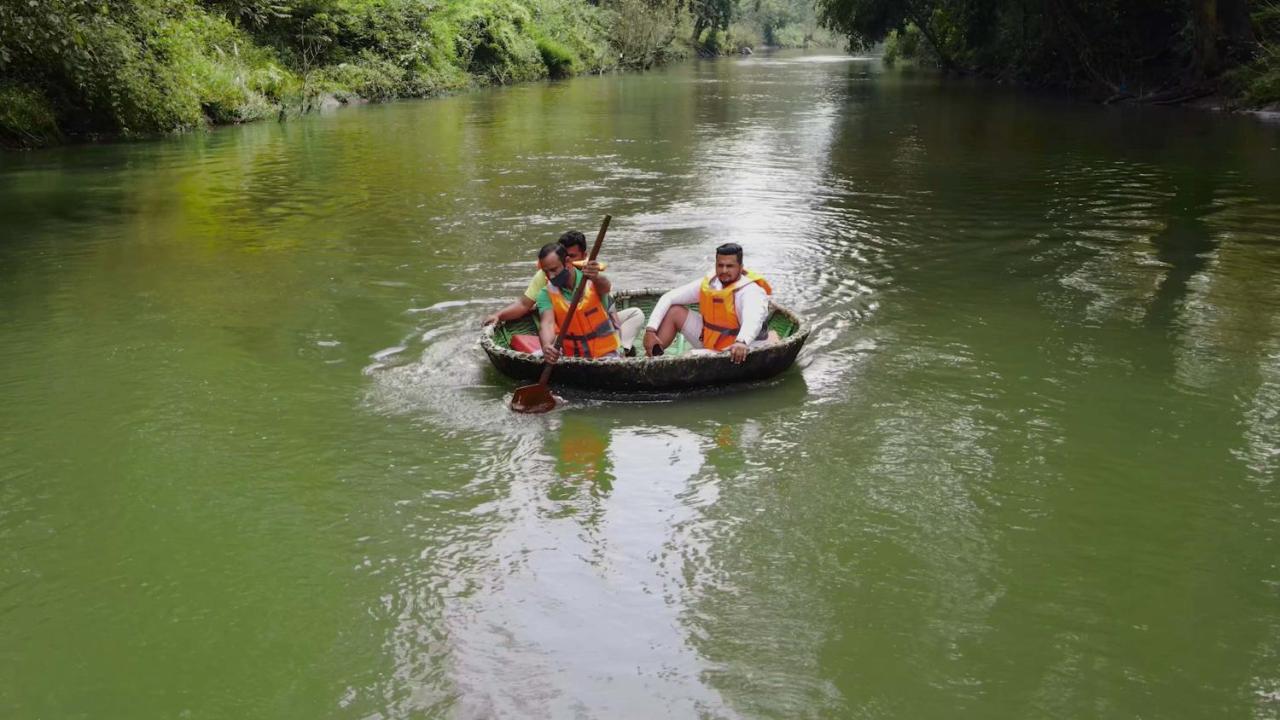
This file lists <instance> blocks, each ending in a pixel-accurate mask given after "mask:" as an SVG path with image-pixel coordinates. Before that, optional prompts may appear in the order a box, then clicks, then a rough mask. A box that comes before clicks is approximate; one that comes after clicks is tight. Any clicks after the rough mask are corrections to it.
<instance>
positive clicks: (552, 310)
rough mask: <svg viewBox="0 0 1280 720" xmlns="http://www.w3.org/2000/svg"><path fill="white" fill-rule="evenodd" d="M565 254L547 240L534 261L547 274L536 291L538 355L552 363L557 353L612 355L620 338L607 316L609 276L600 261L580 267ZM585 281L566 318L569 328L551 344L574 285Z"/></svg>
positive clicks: (581, 355)
mask: <svg viewBox="0 0 1280 720" xmlns="http://www.w3.org/2000/svg"><path fill="white" fill-rule="evenodd" d="M567 257H568V255H567V253H566V252H565V247H564V246H563V245H560V244H559V243H548V244H546V245H543V246H542V249H541V250H539V251H538V264H539V265H540V266H541V267H542V272H543V273H544V274H545V275H546V276H547V284H546V286H545V287H543V288H542V291H541V292H539V293H538V300H537V303H536V304H537V306H538V313H539V314H540V316H541V322H540V323H539V325H538V338H539V339H540V340H541V341H542V356H543V357H544V358H546V361H547V362H548V363H551V364H554V363H555V362H556V361H558V360H559V359H560V356H561V355H564V356H567V357H586V358H601V357H616V356H618V355H619V352H618V348H619V347H620V345H621V340H620V338H619V337H618V329H617V328H616V327H615V326H614V324H613V320H612V319H610V317H609V303H610V298H609V291H610V290H611V289H613V286H612V283H610V282H609V278H607V277H605V276H604V275H602V274H601V273H600V264H599V263H597V262H596V261H594V260H591V261H588V262H587V263H586V264H585V265H583V267H582V269H581V270H579V269H578V268H576V267H574V266H573V265H571V264H568V263H566V259H567ZM584 282H585V283H587V286H586V288H585V289H584V290H583V293H582V300H581V301H579V303H578V309H577V310H575V311H574V313H573V318H572V319H571V320H570V321H569V328H568V330H566V331H565V334H564V337H562V338H561V339H560V340H561V343H560V344H561V347H560V348H557V347H556V346H555V344H554V343H555V337H556V333H557V332H559V331H560V326H561V324H563V323H564V319H565V316H567V315H568V314H569V306H570V305H572V304H573V294H574V292H575V291H576V290H577V288H578V286H579V285H580V284H582V283H584Z"/></svg>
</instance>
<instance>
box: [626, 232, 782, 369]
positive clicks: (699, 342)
mask: <svg viewBox="0 0 1280 720" xmlns="http://www.w3.org/2000/svg"><path fill="white" fill-rule="evenodd" d="M772 294H773V288H771V287H769V283H768V281H766V280H765V279H764V278H763V277H762V276H760V275H759V274H757V273H754V272H751V271H750V270H746V269H744V268H743V267H742V246H741V245H738V244H736V243H725V244H724V245H721V246H720V247H718V248H716V269H715V272H713V273H710V274H708V275H707V276H706V277H704V278H699V279H697V280H694V281H692V282H689V283H686V284H684V285H681V286H680V287H678V288H676V289H674V290H671V291H669V292H667V293H666V294H665V295H663V296H662V297H661V298H660V299H659V300H658V304H657V306H656V307H654V309H653V312H652V313H651V314H650V315H649V324H648V326H647V327H646V328H645V331H644V348H645V352H646V353H648V354H649V355H651V356H652V355H661V354H662V352H661V351H662V349H664V348H666V347H667V346H669V345H670V344H671V341H672V340H674V339H675V337H676V333H677V332H679V333H681V334H683V335H684V336H685V338H686V339H687V340H688V341H689V343H690V344H691V345H692V346H693V347H695V348H706V349H708V350H714V351H717V352H721V351H724V350H728V351H729V357H730V358H731V359H732V360H733V362H735V363H740V362H742V361H743V360H746V359H747V352H748V349H749V348H750V347H751V346H752V345H754V344H756V343H759V342H765V341H770V340H772V341H776V340H777V336H776V335H775V334H773V333H772V332H770V331H769V329H768V328H767V327H766V326H765V320H766V319H767V318H768V317H769V295H772ZM693 303H697V304H698V312H690V310H689V308H688V307H686V306H687V305H692V304H693Z"/></svg>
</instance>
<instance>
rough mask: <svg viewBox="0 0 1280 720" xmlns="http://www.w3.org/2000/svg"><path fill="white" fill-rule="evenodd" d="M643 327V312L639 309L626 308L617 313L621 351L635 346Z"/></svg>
mask: <svg viewBox="0 0 1280 720" xmlns="http://www.w3.org/2000/svg"><path fill="white" fill-rule="evenodd" d="M642 327H644V311H643V310H641V309H640V308H626V309H623V310H619V311H618V334H619V335H621V336H622V349H623V350H627V349H630V348H631V347H633V346H634V345H635V342H636V338H637V337H638V336H639V335H640V328H642Z"/></svg>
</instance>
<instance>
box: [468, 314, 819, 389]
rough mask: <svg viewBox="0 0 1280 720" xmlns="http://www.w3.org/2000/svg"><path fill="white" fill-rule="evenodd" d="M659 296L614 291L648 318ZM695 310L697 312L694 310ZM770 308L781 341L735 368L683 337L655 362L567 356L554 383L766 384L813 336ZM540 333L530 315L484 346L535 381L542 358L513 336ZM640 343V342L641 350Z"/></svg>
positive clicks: (499, 330)
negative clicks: (514, 345)
mask: <svg viewBox="0 0 1280 720" xmlns="http://www.w3.org/2000/svg"><path fill="white" fill-rule="evenodd" d="M660 296H661V293H660V292H657V291H653V290H640V291H635V292H620V293H616V294H615V295H614V300H615V302H616V303H617V306H618V307H619V308H628V307H638V308H640V309H642V310H644V312H645V316H646V317H648V315H649V313H650V312H652V311H653V307H654V305H655V304H657V301H658V298H659V297H660ZM693 309H695V310H696V309H697V308H696V306H695V307H694V308H693ZM770 310H771V312H770V314H769V320H768V326H769V328H770V329H771V330H773V331H774V332H776V333H777V334H778V337H779V341H778V342H777V343H774V344H772V345H769V346H766V347H761V348H755V349H752V351H751V352H750V353H748V355H747V359H746V360H745V361H744V362H742V363H741V364H734V363H733V362H732V361H731V360H730V359H729V355H728V353H708V352H705V351H696V352H694V351H692V349H691V348H689V346H688V344H687V343H686V342H685V340H684V337H683V336H680V335H677V336H676V340H675V342H673V343H672V344H671V347H669V348H668V349H667V351H666V354H664V355H662V356H660V357H656V358H649V357H643V356H641V357H634V358H600V359H586V358H563V359H561V361H560V362H559V363H557V364H556V370H555V372H554V373H552V375H551V383H552V384H553V385H566V386H572V387H579V388H587V389H595V390H608V391H619V392H629V391H640V392H653V391H663V390H680V389H686V388H705V387H715V386H719V385H728V384H731V383H739V382H750V381H755V380H765V379H767V378H771V377H773V376H775V375H777V374H779V373H781V372H782V371H784V370H786V369H787V368H789V367H791V365H792V364H793V363H794V362H795V360H796V356H797V355H799V353H800V349H801V348H802V347H804V343H805V340H807V339H808V338H809V326H808V324H806V323H805V322H804V321H802V320H801V319H800V318H799V316H797V315H796V314H795V313H793V312H791V311H790V310H787V309H786V308H784V307H781V306H779V305H777V304H775V303H770ZM537 332H538V328H537V325H536V324H535V322H534V320H533V317H532V316H526V317H523V318H521V319H519V320H516V321H514V322H509V323H499V324H497V325H495V326H490V327H487V328H485V329H484V331H483V332H482V334H481V336H480V346H481V347H482V348H484V351H485V354H486V355H488V356H489V360H490V362H492V363H493V366H494V367H495V368H497V369H498V371H499V372H501V373H502V374H504V375H507V376H508V377H512V378H515V379H517V380H530V381H532V380H536V379H537V377H538V374H539V373H540V372H541V371H542V358H541V357H540V356H538V355H532V354H530V353H524V352H519V351H516V350H512V349H511V338H512V336H515V335H536V334H537ZM641 332H643V330H642V331H641ZM640 339H641V338H637V342H636V347H637V348H639V347H640Z"/></svg>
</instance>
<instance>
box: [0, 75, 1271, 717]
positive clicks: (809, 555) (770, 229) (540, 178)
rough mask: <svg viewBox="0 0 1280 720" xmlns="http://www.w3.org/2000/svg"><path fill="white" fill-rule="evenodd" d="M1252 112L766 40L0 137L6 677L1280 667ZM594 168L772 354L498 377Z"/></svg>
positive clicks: (1011, 702) (688, 684) (1181, 688)
mask: <svg viewBox="0 0 1280 720" xmlns="http://www.w3.org/2000/svg"><path fill="white" fill-rule="evenodd" d="M1278 148H1280V128H1278V127H1276V126H1269V125H1266V124H1262V123H1259V122H1256V121H1254V120H1252V119H1250V118H1241V117H1232V116H1222V115H1216V114H1209V113H1200V112H1192V111H1182V110H1176V109H1165V108H1115V107H1109V108H1104V107H1098V106H1093V105H1084V104H1075V103H1071V102H1067V101H1061V100H1054V99H1044V98H1035V97H1027V96H1023V95H1018V94H1016V93H1013V92H1010V91H1006V90H1003V89H998V88H990V87H985V86H980V85H974V84H968V83H954V82H945V81H941V80H939V79H937V78H935V77H932V76H926V75H913V74H904V73H901V72H891V71H885V70H884V69H883V68H881V67H880V65H879V64H878V63H877V62H876V61H874V60H872V59H865V58H848V57H841V56H824V55H786V54H782V55H775V56H755V57H750V58H744V59H723V60H720V61H714V62H697V63H690V64H685V65H679V66H673V67H670V68H667V69H664V70H661V71H656V72H652V73H647V74H643V75H624V76H608V77H593V78H581V79H576V80H572V81H569V82H561V83H551V84H535V85H528V86H522V87H513V88H506V89H495V90H486V91H481V92H475V93H471V94H466V95H460V96H457V97H450V98H444V99H438V100H431V101H423V102H402V103H394V104H388V105H379V106H368V107H361V108H354V109H347V110H342V111H339V112H336V113H333V114H329V115H324V116H315V117H309V118H304V119H302V120H300V121H298V122H289V123H286V124H275V123H262V124H257V125H251V126H245V127H239V128H224V129H219V130H216V131H212V132H208V133H203V134H194V135H188V136H183V137H177V138H169V139H162V140H157V141H152V142H142V143H128V144H114V145H100V146H82V147H69V148H62V149H56V150H51V151H45V152H37V153H26V154H11V155H6V156H3V157H0V219H2V220H3V222H2V223H0V227H3V231H2V232H0V717H13V718H35V717H46V718H115V717H128V718H171V717H177V718H227V717H273V718H307V719H308V720H309V719H311V718H329V717H332V718H420V717H432V718H434V717H441V718H490V717H554V718H652V717H706V718H931V717H965V718H1027V717H1050V718H1081V717H1099V718H1133V717H1159V718H1184V717H1185V718H1208V717H1213V718H1218V717H1247V718H1277V717H1280V483H1277V482H1276V480H1277V477H1278V476H1280V149H1278ZM606 212H607V213H612V214H613V216H614V224H613V227H612V229H611V231H610V235H609V239H608V241H607V242H606V246H605V252H604V256H605V258H606V259H607V260H608V261H609V263H610V265H611V268H610V273H611V276H612V278H613V281H614V283H615V285H616V286H618V287H620V288H639V287H664V286H672V285H674V284H676V283H678V282H683V281H686V280H688V279H691V278H693V277H695V276H697V275H699V274H701V273H703V272H705V269H706V268H707V266H708V265H709V263H710V262H711V257H712V255H711V251H712V248H713V247H714V246H715V245H717V244H719V243H721V242H724V241H726V240H733V241H736V242H739V243H741V244H742V245H743V246H744V247H745V248H746V254H747V257H746V259H747V264H748V266H749V267H752V268H753V269H755V270H758V271H760V272H762V273H763V274H764V275H766V276H767V277H768V278H769V279H770V281H771V282H772V284H773V287H774V289H775V291H776V293H777V296H778V299H779V300H780V301H782V302H783V303H785V304H786V305H787V306H789V307H791V308H793V309H795V310H797V311H798V312H799V313H801V314H802V315H804V316H805V317H806V318H807V319H808V320H809V321H810V322H811V323H812V324H813V326H814V328H815V329H814V334H813V337H812V339H811V340H810V342H809V344H808V346H807V347H806V349H805V351H804V352H803V353H802V355H801V357H800V359H799V361H798V363H797V366H796V367H795V368H793V369H792V370H790V371H789V372H787V373H786V374H784V375H783V376H781V377H780V378H778V379H776V380H774V381H771V382H769V383H765V384H763V385H759V386H754V387H750V388H744V389H738V390H735V391H729V392H719V393H702V394H697V395H694V396H691V397H679V398H669V399H660V400H659V401H652V400H650V401H646V402H627V401H623V400H619V399H618V398H616V397H607V396H606V397H601V396H592V395H590V394H588V395H581V394H578V395H574V396H572V397H571V401H570V402H569V403H568V404H567V405H566V406H565V407H563V408H562V409H560V410H558V411H556V412H554V413H551V414H549V415H546V416H536V417H525V416H516V415H513V414H512V413H510V412H509V411H508V410H507V407H506V402H507V399H508V398H509V397H510V394H511V391H512V389H513V387H514V383H512V382H511V381H509V380H507V379H505V378H503V377H502V376H500V375H498V374H497V373H496V372H494V371H493V370H492V369H491V368H490V367H489V366H488V363H487V361H486V360H485V358H484V356H483V354H482V353H481V352H480V350H479V348H478V346H477V342H476V340H477V336H478V324H479V321H480V319H481V317H483V315H484V314H486V313H487V312H492V311H493V310H494V309H496V308H498V307H500V306H501V305H502V304H504V303H505V302H507V301H509V300H510V299H513V298H514V297H516V296H517V295H518V294H519V293H520V292H521V291H522V290H523V288H524V285H525V283H526V282H527V280H528V278H529V276H530V274H531V273H532V271H533V267H534V266H533V262H534V256H535V255H534V254H535V251H536V248H537V247H538V246H540V245H541V244H543V243H544V242H548V241H551V240H554V239H555V238H556V237H557V236H558V235H559V234H560V233H561V232H562V231H563V230H564V229H566V228H569V227H577V228H580V229H583V230H585V231H587V232H588V234H590V233H591V231H592V230H593V229H594V228H595V226H596V225H597V224H598V222H599V219H600V216H601V215H602V214H604V213H606Z"/></svg>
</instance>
